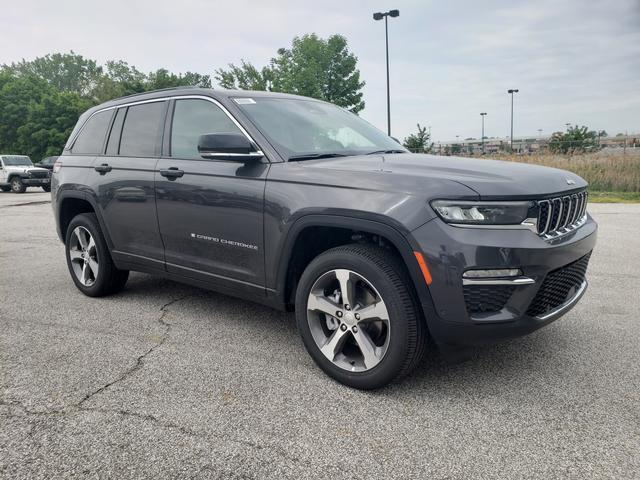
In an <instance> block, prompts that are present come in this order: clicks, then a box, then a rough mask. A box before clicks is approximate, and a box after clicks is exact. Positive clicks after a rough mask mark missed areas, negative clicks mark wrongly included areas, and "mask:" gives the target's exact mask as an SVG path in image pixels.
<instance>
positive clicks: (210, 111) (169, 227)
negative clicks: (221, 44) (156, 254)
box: [156, 98, 269, 293]
mask: <svg viewBox="0 0 640 480" xmlns="http://www.w3.org/2000/svg"><path fill="white" fill-rule="evenodd" d="M170 112H171V113H170V116H169V117H168V124H167V130H166V133H165V148H166V155H165V156H163V158H161V159H160V161H159V163H158V168H157V169H158V172H157V173H156V203H157V206H158V223H159V225H160V234H161V236H162V241H163V243H164V246H165V259H166V264H167V270H168V271H169V272H172V273H177V274H180V275H184V276H188V277H191V278H196V279H200V280H204V281H206V282H209V283H214V284H217V285H219V286H222V287H232V288H233V289H242V290H246V291H249V292H256V293H258V292H261V293H264V258H263V230H262V222H263V201H264V187H265V180H266V176H267V172H268V169H269V165H268V163H256V164H252V165H245V164H243V163H238V162H233V161H221V160H211V159H204V158H202V157H201V156H200V155H199V154H198V150H197V144H198V138H199V136H200V135H203V134H205V133H241V134H246V133H244V132H243V130H242V129H241V128H240V127H239V125H238V124H237V123H236V122H235V120H234V119H233V118H232V117H231V115H230V114H228V113H227V111H226V110H224V109H223V108H222V107H221V106H220V105H219V104H218V103H217V102H215V101H213V100H212V99H206V98H183V99H180V98H178V99H176V100H174V101H172V104H171V106H170ZM168 169H175V170H178V171H180V172H182V176H180V177H177V178H176V177H169V178H167V177H165V176H163V175H162V173H161V172H162V171H164V170H168Z"/></svg>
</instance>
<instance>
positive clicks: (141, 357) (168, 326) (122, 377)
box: [74, 293, 195, 408]
mask: <svg viewBox="0 0 640 480" xmlns="http://www.w3.org/2000/svg"><path fill="white" fill-rule="evenodd" d="M194 295H195V294H193V293H190V294H188V295H183V296H182V297H179V298H176V299H173V300H171V301H170V302H167V303H165V304H164V305H163V306H162V307H160V317H159V318H158V320H157V322H158V323H159V324H160V325H162V326H164V333H163V334H162V337H161V338H160V341H159V342H157V343H156V344H155V345H153V346H152V347H151V348H149V349H148V350H147V351H146V352H144V353H143V354H142V355H139V356H138V358H137V359H136V362H135V363H134V364H133V366H132V367H130V368H128V369H127V370H125V371H124V373H122V375H120V376H119V377H118V378H116V379H115V380H112V381H111V382H109V383H106V384H104V385H103V386H101V387H100V388H98V389H97V390H94V391H93V392H91V393H88V394H87V395H85V396H84V398H83V399H82V400H80V401H79V402H78V403H76V404H75V405H74V406H75V407H77V408H82V405H83V404H84V403H85V402H87V401H89V400H91V399H92V398H93V397H94V396H96V395H99V394H100V393H102V392H104V391H105V390H107V389H109V388H111V387H112V386H113V385H115V384H116V383H119V382H122V381H123V380H125V379H126V378H127V377H129V376H130V375H132V374H133V373H135V372H136V371H138V370H139V369H140V368H142V364H143V362H144V359H145V358H146V357H147V356H148V355H150V354H151V353H153V351H154V350H155V349H156V348H159V347H161V346H162V345H163V344H164V342H166V341H167V338H169V332H170V331H171V324H170V323H167V322H165V321H164V317H165V315H166V314H167V308H169V307H170V306H171V305H173V304H175V303H178V302H181V301H182V300H185V299H187V298H189V297H192V296H194Z"/></svg>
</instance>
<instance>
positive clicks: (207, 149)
mask: <svg viewBox="0 0 640 480" xmlns="http://www.w3.org/2000/svg"><path fill="white" fill-rule="evenodd" d="M198 152H200V155H201V156H202V157H203V158H211V159H215V160H228V161H232V162H250V161H255V160H260V159H261V158H262V157H264V154H263V153H262V152H261V151H259V150H256V148H255V146H254V145H253V143H251V142H250V141H249V139H247V137H245V136H244V135H242V134H240V133H207V134H205V135H200V138H199V139H198Z"/></svg>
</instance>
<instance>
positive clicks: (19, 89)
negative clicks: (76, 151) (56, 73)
mask: <svg viewBox="0 0 640 480" xmlns="http://www.w3.org/2000/svg"><path fill="white" fill-rule="evenodd" d="M92 105H93V102H92V101H91V100H89V99H86V98H83V97H81V96H80V95H78V94H77V93H74V92H63V91H60V90H58V89H57V88H55V87H53V86H52V85H50V84H48V83H47V82H46V81H45V80H43V79H40V78H37V77H34V76H24V77H23V76H19V77H16V76H13V75H11V74H10V73H8V72H4V73H2V74H0V112H2V117H1V120H0V151H3V152H7V153H20V154H26V155H29V156H31V157H32V158H33V159H34V160H39V159H40V158H42V157H45V156H48V155H59V154H60V152H61V151H62V148H63V147H64V144H65V142H66V141H67V138H68V137H69V135H70V134H71V130H72V129H73V127H74V125H75V123H76V122H77V120H78V117H79V116H80V114H81V113H82V112H84V111H85V110H87V109H88V108H89V107H91V106H92Z"/></svg>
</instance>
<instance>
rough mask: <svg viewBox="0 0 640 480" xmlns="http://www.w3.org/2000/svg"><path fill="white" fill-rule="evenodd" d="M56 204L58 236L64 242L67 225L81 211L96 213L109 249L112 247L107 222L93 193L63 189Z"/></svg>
mask: <svg viewBox="0 0 640 480" xmlns="http://www.w3.org/2000/svg"><path fill="white" fill-rule="evenodd" d="M56 204H57V210H56V212H57V213H56V216H57V221H58V236H59V237H60V240H61V241H62V242H63V243H64V241H65V238H66V233H67V227H68V226H69V223H70V222H71V220H73V218H74V217H75V216H76V215H79V214H81V213H94V214H95V215H96V217H97V219H98V223H99V224H100V229H101V230H102V234H103V235H104V238H105V240H106V242H107V246H108V247H109V249H111V248H112V245H113V244H112V243H111V237H110V235H109V231H108V229H107V228H106V224H105V222H104V219H103V218H102V214H101V211H100V209H99V208H98V204H97V202H96V200H95V199H94V198H93V197H92V196H91V195H88V194H86V193H85V192H80V191H75V190H67V191H62V192H60V193H59V194H58V199H57V201H56Z"/></svg>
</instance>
